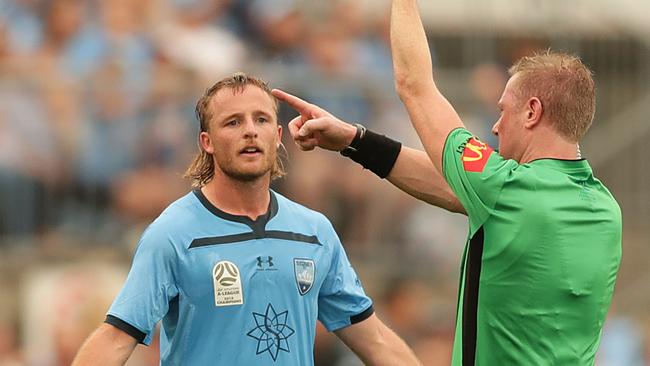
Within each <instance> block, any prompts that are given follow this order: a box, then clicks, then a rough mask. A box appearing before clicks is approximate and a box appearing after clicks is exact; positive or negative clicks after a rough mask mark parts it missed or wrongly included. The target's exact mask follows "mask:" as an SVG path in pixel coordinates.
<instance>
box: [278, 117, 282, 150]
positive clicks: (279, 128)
mask: <svg viewBox="0 0 650 366" xmlns="http://www.w3.org/2000/svg"><path fill="white" fill-rule="evenodd" d="M281 143H282V125H280V124H279V123H278V147H280V144H281Z"/></svg>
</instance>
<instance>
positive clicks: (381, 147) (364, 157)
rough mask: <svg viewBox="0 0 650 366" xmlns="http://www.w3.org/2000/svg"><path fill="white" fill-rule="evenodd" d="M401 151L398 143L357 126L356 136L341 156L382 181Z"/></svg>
mask: <svg viewBox="0 0 650 366" xmlns="http://www.w3.org/2000/svg"><path fill="white" fill-rule="evenodd" d="M401 150H402V144H401V143H400V142H399V141H395V140H393V139H391V138H389V137H386V136H384V135H380V134H378V133H375V132H372V131H370V130H367V129H366V128H365V127H363V126H361V125H357V135H356V136H355V138H354V140H352V143H350V146H348V147H346V148H345V149H343V150H341V155H343V156H346V157H349V158H350V159H352V160H354V161H356V162H357V163H359V164H361V166H363V167H364V168H366V169H368V170H370V171H371V172H373V173H375V174H377V176H379V178H382V179H383V178H386V177H387V176H388V174H390V171H391V170H392V169H393V166H394V165H395V161H397V156H399V153H400V151H401Z"/></svg>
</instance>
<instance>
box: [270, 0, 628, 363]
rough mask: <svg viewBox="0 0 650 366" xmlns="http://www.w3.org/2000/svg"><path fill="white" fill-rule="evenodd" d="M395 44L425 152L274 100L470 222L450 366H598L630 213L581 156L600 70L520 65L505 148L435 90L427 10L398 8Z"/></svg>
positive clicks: (316, 131) (368, 164) (532, 61)
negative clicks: (490, 141)
mask: <svg viewBox="0 0 650 366" xmlns="http://www.w3.org/2000/svg"><path fill="white" fill-rule="evenodd" d="M391 46H392V47H391V48H392V53H393V64H394V74H395V82H396V88H397V92H398V94H399V96H400V98H401V99H402V102H403V103H404V104H405V106H406V108H407V110H408V113H409V117H410V120H411V123H412V124H413V126H414V127H415V129H416V131H417V133H418V135H419V137H420V140H421V141H422V143H423V145H424V148H425V150H426V153H425V152H421V151H417V150H413V149H408V148H405V147H402V146H401V144H400V143H398V142H396V141H394V140H391V139H389V138H387V137H385V136H382V135H378V134H376V133H374V132H372V131H368V130H366V129H365V128H364V127H363V126H361V125H357V126H353V125H350V124H347V123H345V122H343V121H341V120H339V119H337V118H336V117H334V116H332V115H331V114H329V113H328V112H326V111H324V110H322V109H320V108H319V107H317V106H314V105H312V104H309V103H307V102H304V101H302V100H300V99H298V98H296V97H294V96H292V95H289V94H287V93H284V92H282V91H279V90H276V91H273V93H274V95H275V96H276V97H279V98H280V99H282V100H284V101H286V102H287V103H289V104H290V105H291V106H293V107H294V108H295V109H296V110H298V111H299V112H300V116H299V117H297V118H296V119H294V120H293V121H291V122H290V124H289V130H290V132H291V134H292V136H293V137H294V140H295V142H296V143H297V144H298V145H299V146H300V147H301V148H302V149H303V150H311V149H313V148H314V147H316V146H319V147H321V148H325V149H329V150H335V151H341V153H342V154H343V155H344V156H349V157H350V158H352V159H353V160H355V161H357V162H358V163H360V164H362V165H363V166H364V167H365V168H368V169H370V170H371V171H373V172H374V173H376V174H377V175H378V176H380V177H382V178H388V180H389V181H390V182H391V183H393V184H394V185H396V186H397V187H398V188H400V189H402V190H404V191H405V192H407V193H409V194H411V195H413V196H415V197H416V198H419V199H422V200H424V201H426V202H429V203H431V204H434V205H436V206H440V207H443V208H446V209H448V210H450V211H455V212H463V213H466V214H467V216H468V217H469V234H468V240H467V245H466V248H465V253H464V255H463V259H462V267H461V281H460V285H459V297H458V299H459V302H458V312H457V319H456V334H455V340H454V349H453V362H452V364H453V365H592V364H593V363H594V356H595V353H596V350H597V348H598V344H599V341H600V337H601V331H602V327H603V322H604V321H605V316H606V314H607V311H608V309H609V306H610V303H611V299H612V294H613V291H614V283H615V281H616V275H617V272H618V268H619V264H620V259H621V212H620V208H619V206H618V204H617V203H616V201H615V200H614V198H613V197H612V195H611V194H610V192H609V191H608V190H607V188H606V187H605V186H604V185H603V184H602V183H601V182H600V181H599V180H598V179H596V178H595V177H594V175H593V172H592V170H591V168H590V166H589V164H588V163H587V161H586V160H585V159H583V158H582V157H581V156H580V150H579V145H578V144H579V141H580V139H581V138H582V137H583V135H584V134H585V133H586V131H587V129H588V128H589V126H590V125H591V123H592V120H593V116H594V109H595V91H594V81H593V78H592V74H591V72H590V71H589V69H587V67H586V66H585V65H583V64H582V62H581V61H580V60H579V59H578V58H576V57H572V56H569V55H564V54H558V53H551V52H547V53H543V54H538V55H535V56H532V57H525V58H523V59H521V60H519V61H518V62H517V63H516V64H515V65H514V66H512V68H511V69H510V74H511V78H510V79H509V81H508V83H507V84H506V87H505V90H504V91H503V94H502V96H501V99H500V100H499V102H498V106H499V108H500V109H501V116H500V118H499V119H498V120H497V121H496V123H495V124H494V127H493V128H492V132H493V133H494V134H495V135H496V136H497V137H498V139H499V147H500V150H499V151H498V152H497V151H495V150H493V148H492V147H490V146H488V145H486V144H485V143H483V142H481V140H480V139H479V138H478V137H476V136H474V135H473V134H472V133H470V132H469V131H468V130H466V129H465V127H464V125H463V122H462V121H461V120H460V118H459V116H458V115H457V113H456V111H455V110H454V108H453V107H452V105H451V104H450V103H449V102H448V101H447V100H446V99H445V97H444V96H443V95H442V94H441V92H440V91H439V90H438V89H437V87H436V84H435V82H434V78H433V72H432V62H431V56H430V54H429V48H428V45H427V40H426V36H425V33H424V29H423V26H422V23H421V20H420V16H419V13H418V8H417V1H416V0H393V2H392V14H391ZM441 235H444V233H441Z"/></svg>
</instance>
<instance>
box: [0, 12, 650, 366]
mask: <svg viewBox="0 0 650 366" xmlns="http://www.w3.org/2000/svg"><path fill="white" fill-rule="evenodd" d="M420 3H421V8H422V13H423V17H424V20H425V23H426V24H425V26H426V28H427V31H428V35H429V37H430V42H431V46H432V53H433V55H434V62H435V68H436V77H437V79H438V82H439V85H440V87H441V88H442V90H443V91H444V93H445V94H446V95H447V96H448V98H449V99H450V100H451V101H452V103H454V105H455V106H457V109H458V110H459V112H460V114H461V116H462V117H463V119H464V120H465V121H466V123H467V124H468V125H469V126H470V129H471V130H473V131H474V132H475V133H477V134H478V135H480V136H483V137H484V139H485V140H488V141H490V142H491V143H492V144H493V145H496V142H495V141H494V139H491V138H490V137H489V129H490V127H491V125H492V123H493V122H494V121H495V119H496V116H497V111H496V109H495V103H496V101H497V99H498V97H499V95H500V93H501V91H502V88H503V85H504V84H505V80H506V78H507V76H506V75H505V69H506V67H507V66H508V65H509V64H511V62H512V61H513V60H515V59H517V58H518V57H520V56H522V55H526V54H529V53H531V52H533V51H534V50H539V49H545V48H547V47H552V48H553V49H555V50H564V51H569V52H573V53H577V54H578V55H580V56H581V57H583V59H584V61H585V62H586V63H587V64H588V65H589V66H590V67H591V68H592V69H593V70H594V71H595V75H596V82H597V87H598V101H597V115H596V120H595V123H594V126H593V127H592V129H591V131H590V133H589V134H588V135H587V138H586V140H585V141H584V144H583V145H582V152H583V155H584V156H586V157H587V158H588V159H589V160H590V162H591V164H592V166H593V167H594V169H595V171H596V174H597V176H598V177H600V178H601V180H603V181H604V182H605V184H607V186H608V187H609V188H610V189H611V190H612V191H613V193H614V195H615V196H616V198H617V199H618V201H619V203H620V205H621V207H622V209H623V217H624V243H623V249H624V255H623V263H622V268H621V271H620V275H619V280H618V283H617V288H616V292H615V296H614V303H613V306H612V309H611V311H610V313H609V318H608V322H607V324H606V329H605V333H604V338H603V342H602V345H601V350H600V353H599V357H598V363H597V364H598V365H607V366H609V365H626V366H635V365H646V364H648V363H650V352H649V351H648V349H649V348H650V340H649V335H650V313H649V312H648V309H649V308H650V285H649V283H650V269H649V268H650V266H649V265H648V264H650V260H649V258H650V256H649V254H650V248H649V246H648V244H649V239H648V238H649V237H650V235H649V234H650V229H649V228H648V226H649V225H648V221H649V219H650V183H649V182H650V172H649V171H650V164H649V163H648V160H649V158H648V156H649V154H650V149H648V147H647V146H648V143H649V141H650V124H649V123H648V121H647V118H646V116H647V115H649V114H650V3H648V2H647V1H644V0H617V1H613V0H611V1H608V0H572V1H568V2H567V1H559V0H544V1H529V0H520V1H516V2H514V1H507V0H489V1H488V0H482V1H478V0H462V1H460V0H457V1H453V2H450V1H447V2H439V1H420ZM237 70H243V71H246V72H248V73H251V74H255V75H258V76H261V77H262V78H264V79H267V80H269V81H270V82H271V85H272V86H274V87H283V88H286V89H287V90H288V91H291V92H295V93H297V94H298V95H300V96H303V97H305V98H307V99H308V100H310V101H312V102H315V103H318V104H320V105H322V106H323V107H325V108H328V109H329V110H330V111H332V112H333V113H335V114H337V115H338V116H340V117H342V118H344V119H346V120H348V121H359V122H363V123H365V124H366V125H367V126H368V127H370V128H373V129H375V130H378V131H382V132H385V133H387V134H389V135H391V136H393V137H397V138H399V139H401V140H402V141H404V142H405V143H406V144H407V145H410V146H418V142H417V137H416V136H415V135H414V132H413V131H412V129H411V127H410V124H409V123H408V120H407V118H406V114H405V111H404V109H403V107H402V106H401V104H400V103H399V100H398V99H397V97H396V95H395V93H394V89H393V84H392V75H391V61H390V53H389V49H388V2H387V1H385V0H382V1H379V0H364V1H343V0H341V1H333V0H332V1H302V2H301V1H298V0H230V1H215V2H201V1H199V0H52V1H48V0H2V1H0V203H1V205H0V365H2V366H5V365H11V366H13V365H38V366H50V365H52V366H54V365H57V366H58V365H67V364H69V363H70V360H71V358H72V357H73V355H74V353H75V352H76V350H77V348H78V347H79V345H80V342H82V340H83V339H84V338H85V337H86V336H87V335H88V334H89V332H90V331H92V329H94V328H95V327H96V326H97V325H98V324H99V323H100V322H101V321H102V319H103V316H104V312H105V310H106V308H107V307H108V305H109V304H110V301H111V300H112V298H113V296H114V294H115V293H116V291H117V290H118V289H119V288H120V285H121V283H122V281H123V279H124V277H125V274H126V271H127V270H128V266H129V264H130V259H131V255H132V252H133V250H134V247H135V244H136V242H137V239H138V237H139V235H140V233H141V232H142V230H143V229H144V228H145V227H146V225H147V223H148V222H150V221H151V220H152V219H153V218H154V217H155V216H156V215H157V214H158V213H159V212H160V211H161V209H162V208H164V207H165V206H166V205H167V204H168V203H170V202H171V201H172V200H174V199H175V198H177V197H179V196H180V195H182V194H183V193H184V192H186V191H187V190H188V183H187V182H186V181H184V180H183V179H182V178H181V175H182V172H183V171H184V168H185V167H186V165H187V164H188V162H189V161H190V158H191V156H192V154H193V153H194V152H195V149H196V142H195V135H196V133H197V126H198V125H197V122H196V121H195V119H194V117H193V108H194V104H195V102H196V100H197V99H198V97H199V96H200V94H201V92H202V91H203V90H204V88H205V87H206V86H208V85H209V84H210V83H212V82H214V81H215V80H217V79H220V78H222V77H223V76H226V75H228V74H230V73H232V72H233V71H237ZM293 115H294V113H293V112H291V111H288V110H286V109H283V110H282V111H281V117H282V120H283V121H284V122H286V121H288V120H289V118H290V117H292V116H293ZM284 137H285V144H286V145H287V147H288V149H289V155H290V159H289V160H290V161H289V164H288V168H289V169H288V170H289V175H288V176H287V177H286V178H285V179H282V180H280V181H278V182H276V183H275V184H274V187H275V189H277V190H278V191H280V192H282V193H284V194H286V195H287V196H289V197H291V198H293V199H295V200H297V201H298V202H301V203H303V204H305V205H307V206H309V207H311V208H314V209H317V210H320V211H322V212H324V213H325V214H326V215H327V216H328V217H329V218H330V219H331V220H332V221H333V223H334V225H335V227H336V229H337V230H338V232H339V234H340V236H341V237H342V239H343V242H344V244H345V245H346V248H347V250H348V253H349V255H350V257H351V259H352V261H353V263H354V265H355V266H356V268H357V270H358V272H360V275H361V279H362V281H363V282H364V285H365V287H366V290H367V292H368V293H369V294H371V295H372V297H373V298H374V299H375V301H376V303H377V308H378V310H379V314H380V315H381V316H382V317H383V318H384V319H385V320H386V321H387V322H388V323H389V324H390V325H391V326H392V327H393V328H394V329H395V330H396V331H397V332H398V333H399V334H400V335H402V336H403V337H404V338H405V339H406V340H407V341H408V342H409V344H410V345H411V346H412V347H413V348H414V349H415V351H416V352H417V353H418V355H419V356H420V357H421V358H422V360H423V361H424V363H425V364H426V365H445V364H448V362H449V354H450V349H451V337H452V334H453V319H454V316H455V301H456V286H457V280H458V265H459V258H460V254H461V250H462V247H463V243H464V237H465V233H466V226H465V225H466V224H465V219H464V218H463V217H462V216H459V215H452V214H449V213H446V212H444V211H442V210H440V209H437V208H433V207H430V206H427V205H424V204H422V203H419V202H417V201H416V200H414V199H411V198H409V197H407V196H406V195H404V194H401V193H400V192H398V191H397V190H396V189H394V188H393V187H392V186H390V184H388V183H387V182H382V181H379V180H378V179H376V178H375V177H373V176H372V175H371V174H370V173H368V172H363V171H362V170H361V168H360V167H359V166H357V165H355V164H353V163H352V162H350V161H348V160H346V159H342V158H340V157H338V156H337V154H333V153H325V152H316V153H301V152H298V151H296V150H295V148H294V145H293V143H292V142H290V141H289V140H288V138H287V137H288V136H287V133H286V131H285V136H284ZM531 204H534V202H531ZM223 336H228V335H225V334H224V335H223ZM215 346H217V347H218V339H215ZM316 348H317V351H316V359H317V364H318V365H337V366H343V365H356V364H358V361H357V360H356V358H355V357H354V356H352V355H351V354H350V353H349V352H348V351H346V350H345V349H344V347H343V346H342V344H341V343H340V342H338V341H337V340H336V339H335V337H333V336H331V335H328V334H326V333H325V332H319V335H318V338H317V345H316ZM157 352H158V350H157V349H156V347H155V345H154V346H152V347H150V348H149V349H146V348H143V347H138V350H137V351H136V354H135V355H134V357H133V358H132V360H131V361H130V362H129V365H132V366H137V365H157V359H158V355H157Z"/></svg>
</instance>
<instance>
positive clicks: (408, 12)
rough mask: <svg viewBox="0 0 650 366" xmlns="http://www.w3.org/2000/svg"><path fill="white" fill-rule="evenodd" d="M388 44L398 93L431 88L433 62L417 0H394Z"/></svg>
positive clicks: (401, 94)
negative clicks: (422, 87)
mask: <svg viewBox="0 0 650 366" xmlns="http://www.w3.org/2000/svg"><path fill="white" fill-rule="evenodd" d="M390 44H391V52H392V55H393V68H394V75H395V86H396V88H397V92H398V94H400V96H403V94H406V93H413V92H417V90H418V89H419V87H420V86H426V87H431V84H433V63H432V61H431V53H430V50H429V46H428V42H427V37H426V34H425V32H424V26H423V24H422V19H421V18H420V12H419V10H418V2H417V0H393V4H392V8H391V23H390ZM433 85H434V86H435V84H433Z"/></svg>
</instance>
